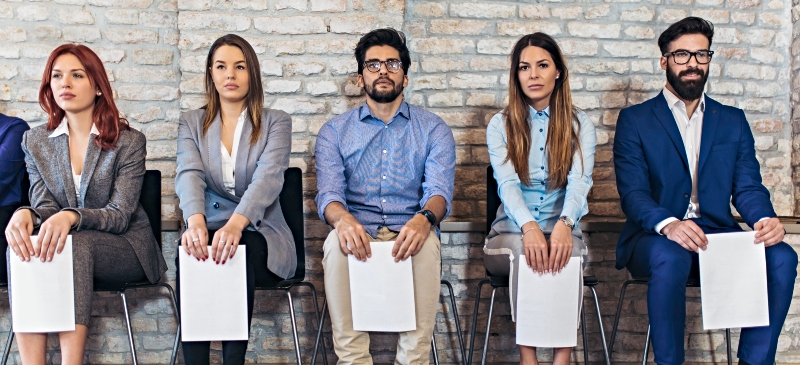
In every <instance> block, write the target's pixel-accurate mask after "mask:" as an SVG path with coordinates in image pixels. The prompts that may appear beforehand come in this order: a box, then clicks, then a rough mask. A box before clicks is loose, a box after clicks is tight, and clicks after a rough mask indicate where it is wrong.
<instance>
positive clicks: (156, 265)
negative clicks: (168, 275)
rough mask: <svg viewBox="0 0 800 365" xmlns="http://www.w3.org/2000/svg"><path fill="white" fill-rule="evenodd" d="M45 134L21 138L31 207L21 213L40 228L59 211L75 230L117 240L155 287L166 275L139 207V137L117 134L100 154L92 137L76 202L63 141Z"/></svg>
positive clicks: (141, 170) (141, 155) (42, 129)
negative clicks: (70, 216)
mask: <svg viewBox="0 0 800 365" xmlns="http://www.w3.org/2000/svg"><path fill="white" fill-rule="evenodd" d="M50 133H51V132H50V131H48V130H47V129H45V126H44V125H42V126H38V127H36V128H33V129H31V130H29V131H27V132H26V133H25V135H24V136H23V138H22V149H23V150H24V151H25V163H26V164H27V166H28V175H29V177H30V181H31V189H30V192H29V195H30V201H31V207H23V208H29V209H31V210H33V212H34V213H35V214H36V215H37V216H38V217H39V218H40V219H41V221H42V222H44V221H46V220H47V219H48V218H50V217H51V216H52V215H54V214H56V213H58V212H60V211H61V210H65V209H66V210H72V211H74V212H76V213H78V215H79V216H80V220H79V222H78V226H77V228H76V230H78V231H82V230H94V231H103V232H109V233H113V234H117V235H120V236H122V237H123V238H125V239H126V240H127V241H128V242H129V243H130V244H131V247H133V250H134V252H136V257H138V258H139V263H140V264H141V265H142V268H143V269H144V272H145V274H146V275H147V279H148V280H149V281H150V282H152V283H154V282H157V281H158V280H159V279H160V278H161V275H162V274H163V273H164V272H166V271H167V263H166V262H165V261H164V256H163V255H162V254H161V250H160V249H159V247H158V242H157V241H156V238H155V237H153V231H152V230H151V229H150V221H149V220H148V219H147V214H146V213H145V212H144V209H143V208H142V206H141V205H140V204H139V195H140V194H141V192H142V181H143V180H144V173H145V171H146V168H145V164H144V160H145V156H146V155H147V149H146V147H145V144H146V140H145V137H144V135H143V134H142V133H140V132H138V131H136V130H133V129H129V130H123V131H121V132H120V135H119V140H118V141H117V144H116V146H115V148H114V149H112V150H104V149H101V148H100V147H99V146H98V145H96V144H95V143H94V135H92V137H91V138H90V140H89V146H88V148H87V150H86V160H85V161H84V163H83V172H82V173H81V186H80V197H81V198H80V200H78V199H77V197H76V195H75V185H74V183H73V180H72V165H71V164H70V159H69V136H67V135H66V134H62V135H60V136H58V137H53V138H49V135H50ZM20 209H22V208H20Z"/></svg>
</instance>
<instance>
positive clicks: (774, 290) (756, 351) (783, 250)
mask: <svg viewBox="0 0 800 365" xmlns="http://www.w3.org/2000/svg"><path fill="white" fill-rule="evenodd" d="M695 222H696V223H698V225H699V226H700V228H702V229H703V232H705V233H706V234H709V233H724V232H736V231H739V229H735V228H729V229H712V228H709V227H707V226H705V225H704V224H703V223H702V221H700V220H699V219H698V220H695ZM765 252H766V261H767V295H768V300H769V323H770V325H769V326H763V327H751V328H743V329H742V333H741V337H740V339H739V351H738V357H739V359H740V360H743V361H745V362H747V363H748V364H754V365H755V364H765V365H766V364H769V365H772V364H773V363H775V352H776V350H777V347H778V336H779V335H780V333H781V328H782V327H783V322H784V320H786V314H787V313H788V312H789V305H790V304H791V302H792V292H793V291H794V279H795V277H796V276H797V253H796V252H795V251H794V249H792V247H791V246H789V245H788V244H786V243H785V242H781V243H778V244H777V245H774V246H771V247H767V248H766V249H765ZM627 268H628V270H629V271H630V272H631V274H632V275H633V276H649V277H650V283H649V285H648V289H647V313H648V315H649V317H650V327H651V333H652V340H653V352H654V353H655V362H656V363H657V364H659V365H671V364H682V363H683V362H684V347H683V346H684V341H683V339H684V327H685V324H686V281H687V280H688V279H689V278H690V277H693V278H698V277H699V265H698V255H697V253H695V252H691V251H687V250H686V249H684V248H683V247H681V246H680V245H679V244H677V243H676V242H673V241H670V240H669V239H667V237H665V236H661V235H658V234H645V235H644V236H642V237H641V238H640V239H639V241H638V242H637V243H636V246H635V247H634V249H633V255H632V256H631V259H630V261H628V265H627Z"/></svg>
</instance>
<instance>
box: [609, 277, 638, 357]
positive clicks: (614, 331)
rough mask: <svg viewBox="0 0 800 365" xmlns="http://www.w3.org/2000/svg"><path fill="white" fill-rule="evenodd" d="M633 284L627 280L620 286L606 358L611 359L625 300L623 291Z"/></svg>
mask: <svg viewBox="0 0 800 365" xmlns="http://www.w3.org/2000/svg"><path fill="white" fill-rule="evenodd" d="M631 283H633V280H628V281H626V282H625V284H622V291H620V293H619V302H618V303H617V314H616V315H615V316H614V327H611V342H610V343H609V344H608V356H609V357H611V356H612V354H613V352H614V340H615V339H616V338H617V326H618V325H619V315H620V313H622V301H623V300H624V299H625V290H627V289H628V285H630V284H631Z"/></svg>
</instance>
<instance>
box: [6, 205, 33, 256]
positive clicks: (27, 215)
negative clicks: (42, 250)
mask: <svg viewBox="0 0 800 365" xmlns="http://www.w3.org/2000/svg"><path fill="white" fill-rule="evenodd" d="M31 233H33V212H31V211H30V210H29V209H20V210H18V211H17V212H15V213H14V215H12V216H11V219H10V220H9V221H8V225H7V226H6V231H5V235H6V241H8V247H10V248H11V251H12V252H14V253H15V254H16V255H17V257H19V258H20V259H21V260H22V261H30V260H31V256H34V254H35V253H36V251H34V249H33V242H31Z"/></svg>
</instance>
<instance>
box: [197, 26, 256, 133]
mask: <svg viewBox="0 0 800 365" xmlns="http://www.w3.org/2000/svg"><path fill="white" fill-rule="evenodd" d="M222 46H234V47H236V48H239V49H240V50H242V54H244V62H245V64H246V65H247V74H248V75H249V82H248V85H249V86H250V88H249V89H248V91H247V96H245V101H244V104H245V106H246V107H247V112H248V114H250V123H252V125H253V132H252V133H251V134H250V144H251V145H253V144H255V143H256V142H257V141H258V137H259V135H260V133H261V122H262V121H261V109H263V108H264V88H263V87H262V86H261V66H260V65H259V64H258V56H256V51H254V50H253V47H252V46H250V43H248V42H247V41H246V40H244V38H242V37H240V36H238V35H235V34H227V35H224V36H222V37H219V38H217V40H216V41H214V43H213V44H212V45H211V49H209V50H208V57H206V81H205V89H206V106H204V107H203V108H205V109H206V117H205V119H204V120H203V135H205V134H206V132H207V131H208V127H210V126H211V122H213V121H214V118H216V117H217V113H219V111H220V100H219V92H217V88H216V86H214V79H213V78H211V66H212V64H213V63H214V53H215V52H216V51H217V49H218V48H219V47H222Z"/></svg>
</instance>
